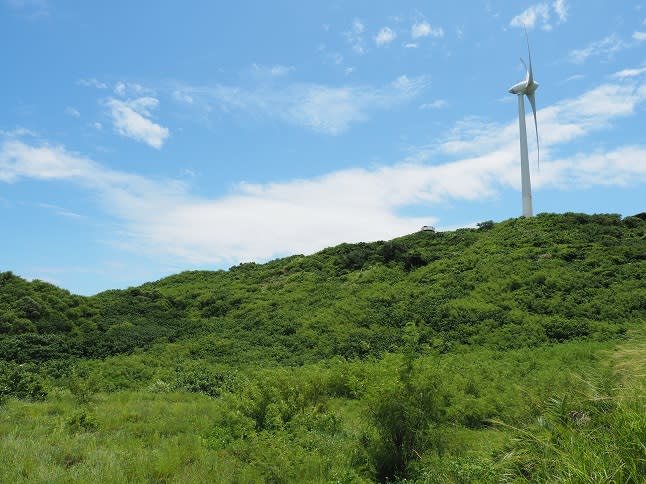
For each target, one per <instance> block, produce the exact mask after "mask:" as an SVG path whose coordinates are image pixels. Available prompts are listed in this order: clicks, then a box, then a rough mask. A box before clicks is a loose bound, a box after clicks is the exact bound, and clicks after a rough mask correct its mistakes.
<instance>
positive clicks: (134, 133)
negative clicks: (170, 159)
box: [106, 97, 169, 149]
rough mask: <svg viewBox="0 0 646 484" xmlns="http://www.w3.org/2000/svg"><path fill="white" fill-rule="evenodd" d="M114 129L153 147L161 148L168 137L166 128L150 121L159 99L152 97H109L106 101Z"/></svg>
mask: <svg viewBox="0 0 646 484" xmlns="http://www.w3.org/2000/svg"><path fill="white" fill-rule="evenodd" d="M106 104H107V106H108V108H109V109H110V114H111V116H112V123H113V125H114V128H115V130H116V131H117V133H119V134H120V135H122V136H125V137H127V138H131V139H134V140H136V141H142V142H144V143H146V144H148V145H149V146H152V147H153V148H157V149H159V148H161V147H162V145H163V144H164V141H165V140H166V138H168V135H169V131H168V128H165V127H163V126H160V125H158V124H155V123H154V122H152V121H151V120H150V119H149V118H150V116H151V110H152V109H155V108H157V106H158V105H159V101H158V100H157V99H156V98H153V97H140V98H137V99H131V100H125V101H121V100H119V99H114V98H110V99H109V100H108V101H107V103H106Z"/></svg>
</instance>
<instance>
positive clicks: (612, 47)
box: [569, 34, 628, 64]
mask: <svg viewBox="0 0 646 484" xmlns="http://www.w3.org/2000/svg"><path fill="white" fill-rule="evenodd" d="M626 47H628V44H627V43H626V42H624V41H623V40H621V39H620V38H618V37H617V35H616V34H612V35H609V36H607V37H605V38H603V39H601V40H597V41H595V42H591V43H590V44H589V45H588V46H587V47H584V48H583V49H573V50H571V51H570V53H569V58H570V61H572V62H574V63H575V64H582V63H584V62H585V61H586V60H587V59H588V58H590V57H599V56H603V57H612V56H613V55H614V54H615V53H617V52H619V51H621V50H623V49H625V48H626Z"/></svg>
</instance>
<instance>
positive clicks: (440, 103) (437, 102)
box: [419, 99, 449, 109]
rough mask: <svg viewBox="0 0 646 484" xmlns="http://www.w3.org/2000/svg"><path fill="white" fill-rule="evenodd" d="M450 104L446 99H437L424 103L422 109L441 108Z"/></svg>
mask: <svg viewBox="0 0 646 484" xmlns="http://www.w3.org/2000/svg"><path fill="white" fill-rule="evenodd" d="M448 105H449V103H448V102H446V101H445V100H444V99H437V100H435V101H433V102H431V103H424V104H422V105H420V107H419V108H420V109H441V108H445V107H447V106H448Z"/></svg>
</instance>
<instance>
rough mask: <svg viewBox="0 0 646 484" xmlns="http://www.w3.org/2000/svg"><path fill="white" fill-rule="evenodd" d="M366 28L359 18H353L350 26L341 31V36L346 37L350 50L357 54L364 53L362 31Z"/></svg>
mask: <svg viewBox="0 0 646 484" xmlns="http://www.w3.org/2000/svg"><path fill="white" fill-rule="evenodd" d="M365 30H366V27H365V26H364V24H363V22H362V21H361V20H359V19H354V21H353V22H352V28H351V29H350V30H349V31H347V32H344V33H343V36H344V37H345V38H346V40H347V41H348V43H349V44H350V46H351V47H352V50H353V51H354V52H355V53H356V54H359V55H363V54H365V53H366V48H365V43H364V40H363V35H362V34H363V32H364V31H365Z"/></svg>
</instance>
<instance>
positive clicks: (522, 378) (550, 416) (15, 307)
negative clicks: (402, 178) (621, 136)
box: [0, 214, 646, 482]
mask: <svg viewBox="0 0 646 484" xmlns="http://www.w3.org/2000/svg"><path fill="white" fill-rule="evenodd" d="M645 278H646V214H639V215H637V216H635V217H627V218H624V219H622V218H621V217H619V216H617V215H584V214H562V215H555V214H542V215H539V216H537V217H535V218H531V219H512V220H507V221H504V222H501V223H497V224H494V223H492V222H485V223H482V224H479V227H478V229H460V230H457V231H454V232H443V233H430V232H419V233H415V234H411V235H408V236H405V237H401V238H398V239H395V240H392V241H388V242H374V243H360V244H342V245H339V246H337V247H332V248H328V249H325V250H323V251H321V252H319V253H316V254H314V255H311V256H293V257H288V258H285V259H279V260H275V261H272V262H269V263H267V264H253V263H252V264H241V265H239V266H235V267H232V268H231V269H229V270H228V271H215V272H208V271H193V272H184V273H181V274H177V275H175V276H171V277H168V278H165V279H162V280H160V281H156V282H152V283H147V284H144V285H142V286H140V287H137V288H130V289H127V290H123V291H107V292H104V293H101V294H98V295H96V296H92V297H80V296H74V295H71V294H69V293H68V292H67V291H63V290H61V289H59V288H56V287H55V286H52V285H50V284H46V283H43V282H41V281H34V282H27V281H24V280H23V279H21V278H19V277H17V276H14V275H13V274H11V273H7V272H5V273H2V274H0V402H4V407H5V415H4V416H3V417H1V418H0V458H5V459H10V462H11V465H10V466H9V467H4V470H0V480H10V479H12V480H15V479H20V478H21V476H22V478H24V479H27V480H30V479H31V480H33V479H36V480H38V479H42V480H50V481H52V480H53V481H56V480H63V481H69V480H77V481H79V482H81V481H87V480H88V479H91V478H92V476H94V477H97V476H99V477H100V478H101V479H104V480H106V481H115V480H117V481H118V480H124V481H131V480H150V479H153V480H154V479H161V480H175V479H176V480H192V481H204V480H208V479H209V478H211V479H213V478H215V479H216V480H219V481H227V480H230V481H242V482H247V481H249V482H252V481H253V482H258V481H269V482H290V481H313V482H319V481H320V482H329V481H337V482H356V481H362V480H366V481H370V480H374V479H377V480H386V479H394V478H404V477H406V478H408V479H413V480H419V481H424V482H446V481H448V482H487V481H492V482H499V481H500V480H505V479H508V480H514V479H520V480H524V479H526V480H553V479H556V478H563V479H566V480H567V479H570V480H577V479H580V478H581V475H583V474H586V473H587V474H589V475H592V474H594V473H597V474H598V475H599V479H602V477H603V476H604V475H606V477H608V478H610V479H614V480H616V481H623V482H630V481H631V480H632V481H633V482H640V480H641V479H642V478H644V476H646V456H645V454H644V449H646V436H645V432H646V430H645V429H646V420H645V418H644V412H643V408H644V407H643V404H644V401H643V394H644V392H643V390H644V385H643V383H644V382H643V378H642V379H639V378H633V377H632V373H631V372H628V374H626V371H625V368H626V367H625V365H624V366H621V365H620V364H619V363H618V361H619V359H612V358H609V356H608V355H611V354H612V352H613V351H615V350H617V351H619V349H622V350H621V351H635V352H636V354H637V355H641V356H639V357H642V358H643V352H642V350H641V349H640V348H641V346H640V338H642V337H643V334H644V332H643V324H644V320H645V319H646V280H645ZM639 357H638V358H637V360H639ZM572 439H575V440H572ZM578 441H580V442H586V445H573V444H572V442H578ZM63 442H65V443H63ZM47 449H50V450H47ZM51 449H55V450H51ZM600 453H601V454H600ZM34 455H36V456H38V455H40V456H44V457H43V458H42V459H41V460H34V458H33V456H34ZM599 455H604V456H606V457H603V458H599V457H598V456H599ZM610 455H612V456H614V457H613V458H610V457H608V456H610ZM546 463H549V464H546ZM0 467H1V466H0ZM557 470H558V472H561V474H556V472H557ZM582 473H583V474H582ZM591 473H592V474H591ZM604 473H605V474H604ZM595 475H596V474H595Z"/></svg>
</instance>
